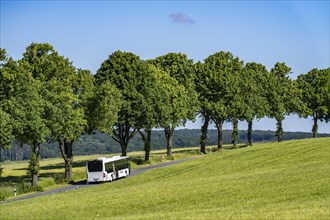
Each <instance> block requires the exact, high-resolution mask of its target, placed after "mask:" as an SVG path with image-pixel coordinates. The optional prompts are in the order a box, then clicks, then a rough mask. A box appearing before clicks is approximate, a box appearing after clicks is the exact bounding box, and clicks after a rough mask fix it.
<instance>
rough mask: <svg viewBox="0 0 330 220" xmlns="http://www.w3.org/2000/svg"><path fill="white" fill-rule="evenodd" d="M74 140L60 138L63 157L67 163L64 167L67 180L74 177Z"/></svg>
mask: <svg viewBox="0 0 330 220" xmlns="http://www.w3.org/2000/svg"><path fill="white" fill-rule="evenodd" d="M73 142H74V141H67V140H65V139H63V140H58V143H59V148H60V152H61V155H62V158H63V160H64V163H65V168H64V170H65V171H64V178H65V180H66V181H71V180H72V179H73V178H72V162H73V154H72V145H73Z"/></svg>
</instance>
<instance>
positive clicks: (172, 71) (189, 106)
mask: <svg viewBox="0 0 330 220" xmlns="http://www.w3.org/2000/svg"><path fill="white" fill-rule="evenodd" d="M149 62H150V63H152V64H153V65H155V66H156V67H158V68H160V69H161V70H163V71H165V72H167V73H168V74H169V75H170V76H171V77H173V78H174V79H175V80H177V82H178V83H179V84H180V85H182V86H183V87H184V89H185V93H184V94H182V93H181V94H172V95H173V97H172V99H173V100H172V102H171V107H169V108H168V109H169V111H167V112H168V113H169V115H167V116H166V117H165V116H164V119H163V120H162V123H161V126H162V127H163V128H164V130H165V137H166V148H167V155H168V156H171V155H172V151H171V149H172V145H173V144H172V140H173V133H174V129H175V128H176V127H178V126H180V125H184V124H185V123H186V121H187V120H195V115H196V111H197V109H198V94H197V92H196V91H195V72H194V64H193V61H192V60H191V59H188V57H187V55H185V54H182V53H168V54H166V55H163V56H159V57H157V58H155V59H154V60H150V61H149ZM179 99H180V100H179ZM176 100H178V101H176Z"/></svg>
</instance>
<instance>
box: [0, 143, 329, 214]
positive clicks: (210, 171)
mask: <svg viewBox="0 0 330 220" xmlns="http://www.w3.org/2000/svg"><path fill="white" fill-rule="evenodd" d="M329 147H330V138H320V139H307V140H299V141H286V142H282V143H263V144H255V145H254V146H253V147H246V148H240V149H235V150H223V151H222V152H213V153H208V154H207V155H205V156H200V157H196V159H193V160H190V161H187V162H183V163H180V164H177V165H173V166H169V167H165V168H159V169H155V170H151V171H148V172H145V173H142V174H140V175H136V176H131V177H129V178H126V179H121V180H118V181H114V182H112V183H105V184H98V185H96V186H95V187H90V188H83V189H78V190H74V191H67V192H64V193H58V194H54V195H50V196H43V197H39V198H33V199H29V200H25V201H17V202H9V203H5V204H2V205H1V207H0V208H1V219H45V218H48V219H72V218H75V219H95V218H110V219H111V218H113V219H329V216H330V215H329V214H330V210H329V209H330V208H329V206H330V201H329V199H330V176H329V173H330V163H329V162H330V161H329V160H330V148H329ZM11 166H14V165H11ZM49 166H51V164H49Z"/></svg>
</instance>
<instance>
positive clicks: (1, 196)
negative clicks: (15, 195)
mask: <svg viewBox="0 0 330 220" xmlns="http://www.w3.org/2000/svg"><path fill="white" fill-rule="evenodd" d="M5 199H6V196H5V195H4V194H3V193H2V192H0V201H5Z"/></svg>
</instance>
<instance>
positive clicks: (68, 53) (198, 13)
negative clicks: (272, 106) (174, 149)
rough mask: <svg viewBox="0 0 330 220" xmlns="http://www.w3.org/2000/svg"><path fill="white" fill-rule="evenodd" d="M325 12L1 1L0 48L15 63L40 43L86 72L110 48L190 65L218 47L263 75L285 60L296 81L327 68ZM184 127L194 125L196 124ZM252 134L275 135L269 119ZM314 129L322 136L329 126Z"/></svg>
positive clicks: (283, 5)
mask: <svg viewBox="0 0 330 220" xmlns="http://www.w3.org/2000/svg"><path fill="white" fill-rule="evenodd" d="M329 11H330V3H329V1H3V0H1V13H0V16H1V20H0V24H1V25H0V26H1V27H0V28H1V29H0V31H1V32H0V34H1V36H0V46H1V47H2V48H5V49H6V50H7V53H8V55H9V56H12V57H13V58H14V59H20V58H21V57H22V54H23V53H24V51H25V48H26V47H27V46H28V45H29V44H31V43H32V42H48V43H50V44H51V45H53V47H54V48H55V50H57V51H58V52H59V53H60V54H61V55H63V56H65V57H67V58H69V59H70V60H71V61H72V62H73V64H74V65H75V66H76V67H78V68H83V69H89V70H91V71H92V72H93V73H95V72H96V71H97V69H98V68H99V67H100V65H101V63H102V62H103V61H104V60H105V59H107V57H108V55H110V54H111V53H113V52H114V51H116V50H122V51H130V52H133V53H135V54H137V55H139V56H140V57H141V58H142V59H150V58H155V57H157V56H160V55H164V54H166V53H168V52H182V53H185V54H187V56H188V57H189V58H190V59H193V60H194V61H195V62H197V61H199V60H201V61H202V60H203V59H205V58H206V57H208V56H209V55H211V54H213V53H215V52H218V51H221V50H223V51H230V52H231V53H233V54H234V55H235V56H238V57H239V58H240V59H242V60H244V62H258V63H262V64H264V65H265V66H266V67H267V69H268V70H270V69H271V68H272V67H273V65H274V64H275V63H276V62H285V63H286V64H287V65H288V66H289V67H291V68H292V72H293V73H292V78H296V77H297V76H298V75H299V74H301V73H307V72H308V71H309V70H311V69H313V68H320V69H323V68H327V67H329V66H330V64H329V62H330V61H329V60H330V57H329V56H330V55H329V54H330V52H329V48H330V45H329V39H330V36H329V26H330V24H329V20H330V18H329ZM283 126H284V129H285V130H287V131H310V130H311V126H312V120H311V119H298V117H296V116H290V117H288V118H287V119H286V120H285V121H284V124H283ZM187 127H189V128H200V121H199V120H197V122H196V123H195V124H193V123H188V124H187ZM225 128H231V126H230V124H226V125H225ZM240 129H246V124H245V123H241V124H240ZM255 129H261V130H275V120H273V119H263V120H261V121H259V122H257V123H256V124H255ZM319 129H320V132H327V133H330V128H329V124H326V123H321V124H320V126H319Z"/></svg>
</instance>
